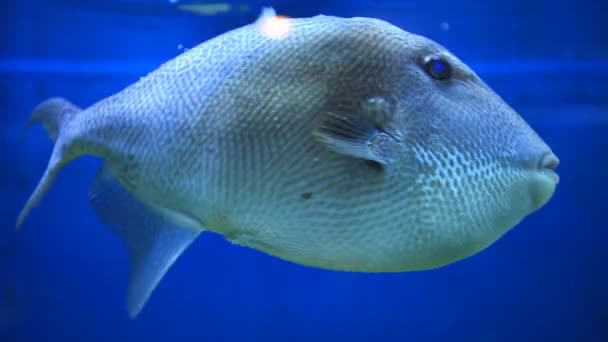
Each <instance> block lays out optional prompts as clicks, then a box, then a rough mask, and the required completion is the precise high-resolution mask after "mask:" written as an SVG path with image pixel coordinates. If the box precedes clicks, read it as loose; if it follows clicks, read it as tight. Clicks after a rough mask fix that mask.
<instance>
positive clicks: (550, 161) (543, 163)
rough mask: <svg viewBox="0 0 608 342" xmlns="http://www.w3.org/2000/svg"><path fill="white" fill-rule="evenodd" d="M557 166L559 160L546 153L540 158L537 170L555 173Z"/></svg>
mask: <svg viewBox="0 0 608 342" xmlns="http://www.w3.org/2000/svg"><path fill="white" fill-rule="evenodd" d="M558 165H559V158H557V156H556V155H555V154H554V153H553V152H549V153H546V154H545V155H544V156H543V157H542V158H540V161H539V166H538V168H539V169H540V170H543V169H549V170H553V171H555V169H556V168H557V166H558Z"/></svg>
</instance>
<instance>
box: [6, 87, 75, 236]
mask: <svg viewBox="0 0 608 342" xmlns="http://www.w3.org/2000/svg"><path fill="white" fill-rule="evenodd" d="M80 112H81V109H80V108H78V107H77V106H75V105H73V104H72V103H70V102H68V101H67V100H65V99H62V98H58V97H56V98H51V99H48V100H46V101H44V102H42V103H41V104H39V105H38V106H36V108H35V109H34V111H33V113H32V115H31V117H30V119H29V121H28V122H27V124H26V126H25V130H24V132H25V131H26V130H27V129H28V128H29V127H31V126H33V125H34V124H41V125H42V127H44V129H45V130H46V132H47V134H48V135H49V137H50V138H51V139H52V140H53V142H55V147H54V148H53V152H52V154H51V158H50V160H49V164H48V166H47V168H46V171H45V172H44V175H43V176H42V178H41V179H40V181H39V182H38V186H37V187H36V189H35V190H34V192H33V193H32V195H31V196H30V198H29V199H28V201H27V203H26V204H25V207H23V209H22V210H21V213H20V214H19V217H18V218H17V223H16V228H17V229H19V227H21V225H22V224H23V221H24V220H25V218H26V217H27V215H28V214H29V213H30V211H31V210H32V209H33V208H34V207H35V206H36V205H38V203H40V201H41V200H42V198H43V197H44V195H45V194H46V193H47V191H48V190H49V189H50V188H51V186H52V185H53V183H54V182H55V179H56V177H57V174H58V173H59V171H60V170H61V169H62V168H63V167H64V166H65V165H66V164H67V163H69V162H70V161H72V160H74V159H75V158H76V157H78V156H79V155H78V154H77V152H76V151H77V149H75V148H73V147H74V146H73V145H74V144H73V141H72V138H71V135H70V134H69V131H70V128H69V123H70V122H72V120H73V119H74V118H75V117H76V116H77V115H78V113H80Z"/></svg>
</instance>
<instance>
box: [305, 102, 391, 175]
mask: <svg viewBox="0 0 608 342" xmlns="http://www.w3.org/2000/svg"><path fill="white" fill-rule="evenodd" d="M313 135H314V136H315V137H316V138H317V140H318V141H320V142H321V143H322V144H324V145H325V146H326V147H327V148H328V149H330V150H332V151H334V152H336V153H340V154H344V155H348V156H351V157H354V158H359V159H364V160H371V161H375V162H378V163H380V164H383V165H386V164H388V163H390V162H391V161H393V160H394V159H395V158H396V157H397V156H398V152H399V140H398V138H397V137H396V136H395V135H394V134H391V133H389V132H388V131H387V130H385V129H383V127H382V126H381V125H379V124H378V123H376V122H374V121H373V120H369V119H367V118H365V117H361V116H358V115H351V114H336V113H331V112H328V113H326V114H324V115H323V116H321V117H320V118H319V119H318V120H317V121H316V122H315V124H314V129H313Z"/></svg>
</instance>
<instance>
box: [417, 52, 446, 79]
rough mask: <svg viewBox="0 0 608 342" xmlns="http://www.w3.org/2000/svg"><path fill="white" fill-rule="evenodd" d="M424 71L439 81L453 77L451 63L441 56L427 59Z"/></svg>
mask: <svg viewBox="0 0 608 342" xmlns="http://www.w3.org/2000/svg"><path fill="white" fill-rule="evenodd" d="M424 71H426V73H427V74H429V75H430V76H431V77H432V78H434V79H436V80H439V81H443V80H447V79H448V78H450V77H451V76H452V67H451V66H450V63H448V61H446V60H445V59H444V58H443V57H441V56H431V57H427V58H426V59H425V61H424Z"/></svg>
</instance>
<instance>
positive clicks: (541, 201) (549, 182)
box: [530, 152, 559, 211]
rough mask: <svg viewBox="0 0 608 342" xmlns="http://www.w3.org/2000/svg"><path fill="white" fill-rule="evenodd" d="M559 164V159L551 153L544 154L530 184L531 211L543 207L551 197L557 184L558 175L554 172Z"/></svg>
mask: <svg viewBox="0 0 608 342" xmlns="http://www.w3.org/2000/svg"><path fill="white" fill-rule="evenodd" d="M558 164H559V159H557V156H556V155H555V154H553V153H552V152H548V153H546V154H544V155H543V156H542V157H541V158H540V160H539V162H538V165H537V170H536V171H535V172H534V173H533V174H534V176H533V179H534V180H533V182H532V183H531V188H530V190H531V197H532V208H531V209H532V211H534V210H537V209H539V208H540V207H542V206H543V205H545V204H546V203H547V202H548V201H549V199H550V198H551V197H552V196H553V193H554V192H555V188H556V187H557V184H558V183H559V175H558V174H557V173H556V172H555V171H554V170H555V168H556V167H557V165H558Z"/></svg>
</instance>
